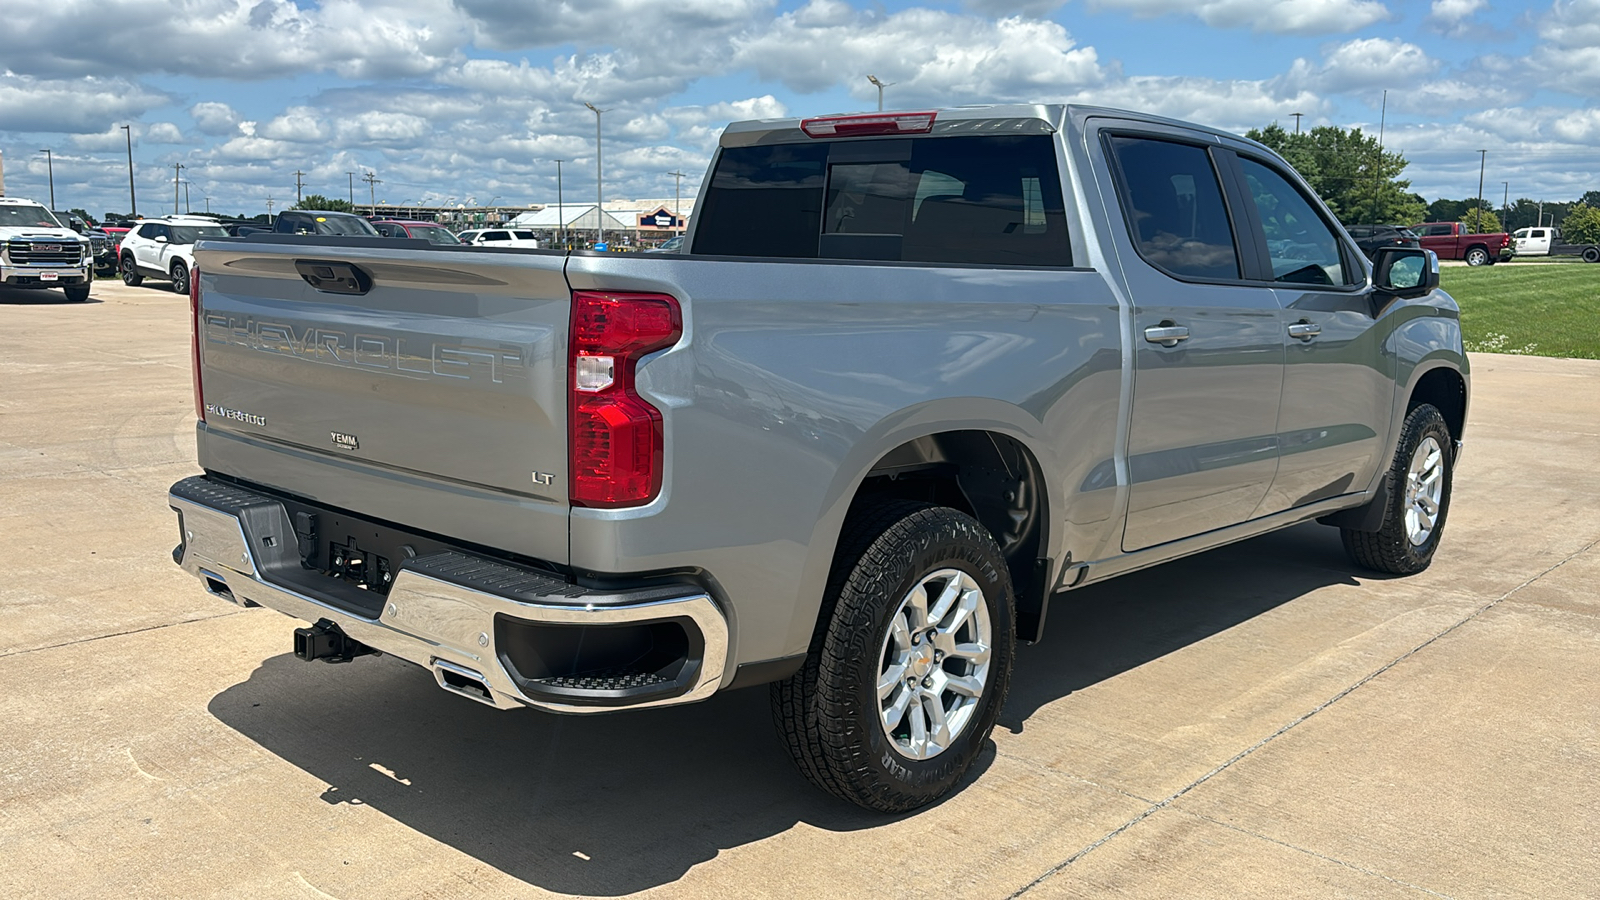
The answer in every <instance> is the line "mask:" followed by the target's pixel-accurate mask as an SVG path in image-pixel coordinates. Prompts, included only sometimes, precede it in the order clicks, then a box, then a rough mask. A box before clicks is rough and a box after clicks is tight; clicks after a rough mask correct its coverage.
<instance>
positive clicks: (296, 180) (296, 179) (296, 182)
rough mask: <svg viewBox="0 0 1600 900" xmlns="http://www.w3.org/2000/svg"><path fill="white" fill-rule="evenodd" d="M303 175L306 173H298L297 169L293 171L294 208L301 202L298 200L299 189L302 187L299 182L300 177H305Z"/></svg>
mask: <svg viewBox="0 0 1600 900" xmlns="http://www.w3.org/2000/svg"><path fill="white" fill-rule="evenodd" d="M305 174H306V173H304V172H302V171H300V170H299V169H295V170H294V205H295V206H299V205H300V204H301V202H302V201H301V199H300V189H301V187H303V184H302V182H301V177H302V176H303V175H305Z"/></svg>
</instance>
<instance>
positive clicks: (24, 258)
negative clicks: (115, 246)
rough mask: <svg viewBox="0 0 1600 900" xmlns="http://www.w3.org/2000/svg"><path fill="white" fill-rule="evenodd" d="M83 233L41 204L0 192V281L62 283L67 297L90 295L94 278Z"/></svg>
mask: <svg viewBox="0 0 1600 900" xmlns="http://www.w3.org/2000/svg"><path fill="white" fill-rule="evenodd" d="M93 255H94V254H93V249H92V247H91V244H90V241H89V239H88V238H86V237H84V236H83V235H80V234H78V233H77V232H76V231H73V230H72V229H71V228H68V227H66V226H65V225H63V224H62V223H61V222H60V221H58V220H57V219H56V217H55V216H53V215H51V214H50V210H48V209H45V208H44V206H43V204H40V203H36V202H35V201H32V200H25V199H23V198H21V197H0V284H4V285H6V286H7V287H16V288H30V289H37V288H57V287H58V288H61V289H62V290H63V291H64V292H65V293H66V295H67V299H68V300H71V301H73V302H75V303H82V302H83V301H85V300H87V299H89V284H90V282H92V281H93V280H94V273H93V267H94V262H93Z"/></svg>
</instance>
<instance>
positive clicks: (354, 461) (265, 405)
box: [196, 239, 571, 563]
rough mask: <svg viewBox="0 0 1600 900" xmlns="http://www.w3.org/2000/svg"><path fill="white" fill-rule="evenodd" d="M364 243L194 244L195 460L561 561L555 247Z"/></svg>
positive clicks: (560, 339) (559, 318)
mask: <svg viewBox="0 0 1600 900" xmlns="http://www.w3.org/2000/svg"><path fill="white" fill-rule="evenodd" d="M352 243H353V242H352ZM362 243H366V244H367V245H366V246H352V245H343V244H339V243H324V244H317V243H315V242H312V241H311V240H309V239H303V240H302V242H300V243H280V242H275V241H274V242H267V241H228V242H221V241H218V242H207V243H203V244H201V245H200V246H199V248H198V250H197V253H196V261H197V268H198V269H199V272H200V287H201V295H200V304H201V305H200V309H199V320H198V321H199V333H200V356H201V362H200V370H201V375H202V391H203V397H204V402H205V406H206V416H205V422H204V424H203V425H202V426H201V429H200V458H201V463H202V465H204V466H205V467H206V468H207V469H208V470H212V471H220V472H222V473H223V474H228V475H233V476H235V477H238V478H241V479H244V480H247V481H251V482H255V483H258V484H263V485H266V486H268V487H273V488H277V489H279V490H282V491H285V492H288V493H291V494H295V495H297V496H301V497H306V498H308V499H312V500H316V501H319V502H322V503H325V504H328V505H331V506H337V507H342V508H346V509H352V510H356V511H359V512H361V513H363V514H366V515H371V516H375V517H378V518H382V519H387V520H389V521H393V522H396V523H398V524H402V525H407V526H410V527H412V528H416V529H419V530H424V531H434V532H438V533H442V534H450V535H453V536H454V537H456V538H458V539H467V540H473V541H476V542H479V543H484V544H487V545H489V546H494V547H498V548H500V549H504V550H507V551H509V552H513V553H518V554H522V555H527V556H532V557H536V558H539V559H544V560H548V561H551V562H556V563H565V562H566V561H567V522H566V513H567V496H568V491H567V479H568V475H567V408H566V387H567V372H566V344H567V329H568V318H569V309H570V303H571V296H570V292H569V290H568V288H567V283H566V279H565V276H564V274H563V271H562V269H563V266H564V264H565V257H564V256H563V255H562V254H560V253H555V252H549V253H541V252H531V253H528V252H508V251H495V250H489V251H482V250H442V249H441V250H432V249H422V250H419V249H418V248H417V247H414V246H411V245H413V244H415V245H421V242H420V241H419V242H405V243H401V242H398V241H397V242H393V245H394V246H393V249H391V248H390V247H388V246H379V245H377V244H376V242H372V243H367V242H362ZM330 264H332V265H331V273H332V274H335V275H337V274H339V273H340V271H341V270H340V269H339V268H338V264H345V265H349V266H354V267H357V268H358V269H359V270H360V273H359V275H360V276H365V277H364V278H362V277H359V276H358V279H357V280H358V281H361V284H360V285H359V287H357V288H356V290H358V291H359V290H360V288H361V287H365V288H367V289H366V290H365V291H362V292H358V293H339V292H332V291H328V290H319V289H317V288H316V287H313V286H312V284H311V283H310V281H308V279H307V278H306V277H303V274H302V273H303V272H306V273H309V274H311V275H312V278H317V277H318V274H317V273H318V272H320V273H322V274H329V273H330V268H329V266H330ZM312 267H323V268H320V269H318V268H312ZM368 281H370V286H369V285H368V284H367V282H368ZM330 283H331V282H329V281H328V280H322V281H321V284H322V285H323V286H324V287H326V286H327V285H328V284H330ZM530 513H535V514H534V515H530ZM537 513H544V515H537Z"/></svg>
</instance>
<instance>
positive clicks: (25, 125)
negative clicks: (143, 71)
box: [0, 42, 170, 134]
mask: <svg viewBox="0 0 1600 900" xmlns="http://www.w3.org/2000/svg"><path fill="white" fill-rule="evenodd" d="M8 43H9V42H8ZM169 99H170V98H169V97H168V96H167V95H166V94H164V93H161V92H160V91H156V90H154V89H152V88H148V87H145V86H144V85H141V84H136V83H134V82H130V81H128V80H127V79H125V78H94V77H89V78H72V79H53V78H35V77H33V76H31V75H16V74H13V73H11V72H9V71H7V72H0V131H58V132H67V133H69V134H92V133H94V132H98V131H100V130H101V129H103V128H105V127H106V123H107V122H114V121H116V120H119V119H120V120H122V121H127V120H129V119H137V118H138V117H139V116H141V115H143V114H144V113H145V112H147V111H149V110H152V109H156V108H158V107H161V106H165V105H166V104H167V103H168V102H169Z"/></svg>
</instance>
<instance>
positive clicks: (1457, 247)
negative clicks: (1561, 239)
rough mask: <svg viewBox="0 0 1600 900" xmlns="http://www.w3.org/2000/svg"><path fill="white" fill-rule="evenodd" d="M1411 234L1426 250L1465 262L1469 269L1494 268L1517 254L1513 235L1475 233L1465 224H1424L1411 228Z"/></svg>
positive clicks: (1445, 257)
mask: <svg viewBox="0 0 1600 900" xmlns="http://www.w3.org/2000/svg"><path fill="white" fill-rule="evenodd" d="M1410 231H1411V232H1412V233H1413V234H1415V235H1416V236H1417V239H1418V241H1419V242H1421V244H1422V248H1423V249H1424V250H1432V251H1433V252H1434V253H1437V254H1439V258H1440V259H1460V260H1465V261H1466V263H1467V265H1469V266H1492V265H1494V264H1495V263H1496V262H1498V261H1500V260H1501V259H1510V258H1511V254H1512V253H1513V252H1514V251H1513V250H1512V247H1511V235H1509V234H1506V233H1505V232H1495V233H1493V234H1473V233H1472V231H1471V230H1470V229H1469V228H1468V227H1467V225H1466V224H1465V223H1463V222H1424V223H1422V224H1421V225H1412V226H1411V228H1410Z"/></svg>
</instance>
